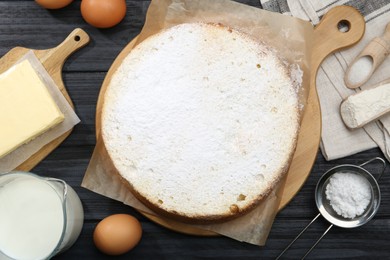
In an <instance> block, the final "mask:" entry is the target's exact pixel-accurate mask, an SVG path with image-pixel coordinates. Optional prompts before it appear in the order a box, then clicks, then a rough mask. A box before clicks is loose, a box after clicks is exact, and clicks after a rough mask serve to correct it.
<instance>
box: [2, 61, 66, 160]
mask: <svg viewBox="0 0 390 260" xmlns="http://www.w3.org/2000/svg"><path fill="white" fill-rule="evenodd" d="M63 120H64V115H63V114H62V112H61V111H60V109H59V108H58V106H57V104H56V103H55V101H54V99H53V98H52V96H51V95H50V93H49V91H48V89H47V88H46V86H45V85H44V83H43V82H42V80H41V79H40V78H39V76H38V74H37V72H36V71H35V70H34V68H33V67H32V65H31V64H30V62H29V61H28V60H24V61H22V62H20V63H18V64H16V65H14V66H13V67H12V68H11V69H9V70H7V71H6V72H4V73H3V74H1V75H0V158H1V157H4V156H5V155H7V154H9V153H10V152H12V151H14V150H15V149H17V148H18V147H20V146H21V145H23V144H25V143H28V142H29V141H31V140H32V139H34V138H36V137H37V136H39V135H41V134H43V133H44V132H46V131H47V130H49V129H50V128H52V127H54V126H56V125H57V124H59V123H61V122H62V121H63Z"/></svg>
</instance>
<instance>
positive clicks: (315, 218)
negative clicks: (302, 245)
mask: <svg viewBox="0 0 390 260" xmlns="http://www.w3.org/2000/svg"><path fill="white" fill-rule="evenodd" d="M319 216H321V213H318V215H317V216H315V217H314V218H313V219H312V220H311V221H310V223H309V224H307V226H306V227H305V228H304V229H303V230H302V231H301V232H300V233H299V234H298V235H297V236H296V237H295V238H294V240H293V241H291V242H290V244H288V246H287V247H286V248H285V249H284V250H283V251H282V252H281V253H280V254H279V255H278V257H276V259H275V260H278V259H280V257H282V255H283V254H284V253H285V252H286V251H287V250H288V249H289V248H290V247H291V246H292V245H293V244H294V243H295V241H297V240H298V238H299V237H300V236H301V235H302V234H303V233H305V231H306V229H308V228H309V227H310V225H311V224H313V223H314V221H316V220H317V218H318V217H319ZM328 231H329V230H327V231H325V233H324V234H323V235H322V236H321V238H320V239H319V240H318V241H317V242H316V243H315V244H314V246H312V248H310V250H309V251H308V252H307V253H306V255H308V254H309V253H310V251H311V250H313V248H314V247H315V246H316V245H317V244H318V242H320V240H321V239H322V238H323V237H324V236H325V234H326V233H327V232H328ZM306 255H305V256H306Z"/></svg>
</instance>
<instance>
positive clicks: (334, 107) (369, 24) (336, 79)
mask: <svg viewBox="0 0 390 260" xmlns="http://www.w3.org/2000/svg"><path fill="white" fill-rule="evenodd" d="M260 2H261V4H262V6H263V8H264V9H267V10H270V11H276V12H280V13H284V14H287V15H292V16H294V17H298V18H301V19H303V20H307V21H310V22H312V23H313V25H316V24H318V23H319V22H320V20H321V17H322V16H323V15H324V14H325V13H326V12H327V11H329V10H330V9H331V8H333V7H335V6H338V5H349V6H352V7H355V8H356V9H358V10H359V11H360V12H361V13H362V15H363V16H364V18H365V21H366V31H365V34H364V36H363V39H362V40H361V41H360V42H359V43H358V44H356V45H354V46H353V47H351V48H348V49H345V50H343V51H340V52H337V53H334V54H332V55H330V56H329V57H328V58H326V59H325V61H324V62H323V63H322V66H321V68H320V69H319V71H318V74H317V91H318V95H319V99H320V105H321V112H322V136H321V145H320V147H321V151H322V153H323V155H324V157H325V158H326V159H327V160H333V159H337V158H341V157H345V156H348V155H352V154H355V153H358V152H361V151H364V150H368V149H370V148H374V147H379V148H380V149H381V150H382V152H383V154H384V155H385V156H386V158H387V159H388V160H390V151H389V149H390V135H389V132H390V114H387V115H386V116H384V117H382V118H381V119H380V120H379V121H376V122H372V123H370V124H368V125H366V126H365V127H364V128H362V129H356V130H349V129H347V128H346V127H345V125H344V123H343V121H342V119H341V117H340V113H339V107H340V103H341V102H342V100H343V99H345V98H346V97H348V96H349V95H351V94H353V93H355V90H350V89H348V88H347V87H346V86H345V84H344V74H345V72H346V70H347V67H348V65H349V64H350V63H351V62H352V60H353V59H354V58H355V57H356V56H357V55H358V54H359V53H360V52H361V51H362V50H363V48H364V47H365V46H366V45H367V44H368V43H369V42H370V41H371V40H372V39H373V38H375V37H377V36H381V35H382V34H383V33H384V30H385V27H386V25H387V23H389V22H390V1H389V0H387V1H384V0H377V1H359V0H349V1H347V0H338V1H335V0H260ZM314 51H315V50H314ZM389 78H390V58H387V59H385V61H384V62H383V63H382V65H380V67H379V68H378V69H377V70H376V71H375V72H374V74H373V76H372V77H371V78H370V80H369V81H367V82H366V83H365V84H364V85H363V86H362V87H361V89H367V88H370V87H371V86H373V85H374V84H376V83H378V82H380V81H383V80H385V79H389ZM358 91H359V90H358ZM389 103H390V100H389Z"/></svg>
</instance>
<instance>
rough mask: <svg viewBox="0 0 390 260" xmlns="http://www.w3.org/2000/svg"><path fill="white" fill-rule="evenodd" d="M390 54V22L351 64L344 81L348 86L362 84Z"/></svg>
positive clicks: (355, 86) (352, 86) (354, 86)
mask: <svg viewBox="0 0 390 260" xmlns="http://www.w3.org/2000/svg"><path fill="white" fill-rule="evenodd" d="M389 54H390V23H388V24H387V26H386V29H385V32H384V34H383V35H382V36H381V37H376V38H374V39H373V40H372V41H371V42H370V43H369V44H368V45H367V46H366V47H365V48H364V49H363V50H362V52H361V53H360V54H359V55H358V56H357V57H356V58H355V59H354V60H353V61H352V63H351V64H350V65H349V67H348V69H347V71H346V73H345V76H344V82H345V85H346V86H347V87H348V88H351V89H354V88H358V87H360V86H362V85H363V84H364V83H366V82H367V80H368V79H369V78H370V77H371V76H372V74H373V73H374V71H375V70H376V69H377V68H378V67H379V65H381V64H382V62H383V61H384V60H385V58H386V57H387V56H388V55H389Z"/></svg>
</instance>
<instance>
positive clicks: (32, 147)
mask: <svg viewBox="0 0 390 260" xmlns="http://www.w3.org/2000/svg"><path fill="white" fill-rule="evenodd" d="M24 60H28V61H29V62H30V64H31V66H32V67H33V68H34V70H35V72H36V73H37V74H38V76H39V77H40V78H41V80H42V82H43V83H44V85H45V86H46V87H47V89H48V91H49V93H50V95H51V96H52V97H53V99H54V101H55V102H56V104H57V106H58V108H59V109H60V110H61V112H62V113H63V114H64V117H65V118H64V121H62V122H61V123H60V124H59V125H57V126H55V127H53V128H51V129H49V130H48V131H47V132H45V133H44V134H42V135H40V136H38V137H36V138H35V139H33V140H32V141H30V142H29V143H27V144H24V145H22V146H20V147H19V148H18V149H16V150H15V151H13V152H11V153H9V154H7V155H6V156H4V157H3V158H1V159H0V172H9V171H12V170H14V169H15V168H16V167H17V166H19V165H20V164H22V163H23V162H24V161H26V160H27V159H28V158H30V157H31V156H32V155H33V154H35V153H36V152H38V151H39V150H40V149H41V148H42V147H43V146H45V145H46V144H48V143H50V142H51V141H53V140H54V139H56V138H57V137H59V136H61V135H62V134H64V133H66V132H67V131H69V130H70V129H72V128H73V126H75V125H76V124H78V123H79V122H80V119H79V118H78V116H77V115H76V113H75V112H74V110H73V109H72V107H71V106H70V105H69V103H68V101H67V100H66V99H65V97H64V95H63V94H62V93H61V91H60V90H59V89H58V87H57V85H56V83H55V82H54V80H53V79H52V78H51V76H50V75H49V73H48V72H47V71H46V69H45V68H44V67H43V66H42V64H41V62H40V61H39V60H38V58H37V57H36V56H35V55H34V52H33V51H29V52H28V53H27V54H26V55H24V56H23V57H22V58H21V59H20V60H18V61H17V62H16V63H15V64H18V63H20V62H22V61H24ZM11 68H12V67H11ZM11 68H10V69H11Z"/></svg>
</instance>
